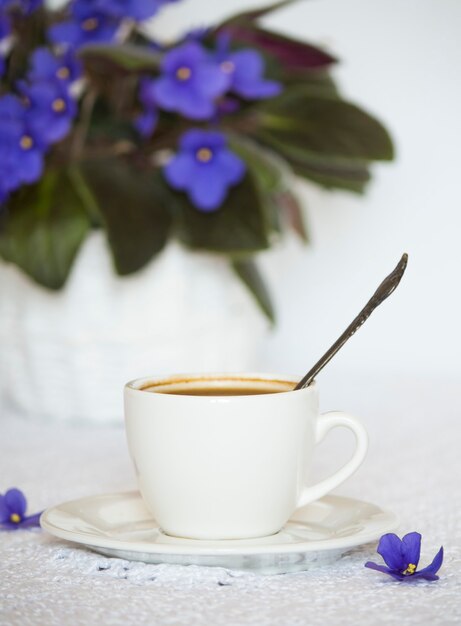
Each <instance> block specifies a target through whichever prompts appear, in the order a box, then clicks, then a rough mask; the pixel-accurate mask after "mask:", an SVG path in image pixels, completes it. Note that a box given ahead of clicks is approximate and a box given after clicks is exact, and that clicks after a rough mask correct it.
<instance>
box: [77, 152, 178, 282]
mask: <svg viewBox="0 0 461 626" xmlns="http://www.w3.org/2000/svg"><path fill="white" fill-rule="evenodd" d="M81 171H82V174H83V177H84V180H85V181H86V185H87V188H88V191H89V192H90V193H91V195H92V197H93V198H94V199H95V201H96V204H97V207H98V210H99V213H100V217H101V222H102V224H103V226H104V228H105V230H106V232H107V238H108V241H109V246H110V248H111V251H112V255H113V258H114V263H115V267H116V270H117V272H118V273H119V274H120V275H125V274H131V273H133V272H136V271H137V270H139V269H141V268H142V267H144V265H146V263H148V262H149V261H150V260H151V259H152V257H153V256H154V255H155V254H158V253H159V252H160V250H162V248H163V247H164V246H165V244H166V242H167V240H168V237H169V235H170V228H171V225H172V217H171V214H170V211H169V209H168V206H167V204H166V202H165V200H164V194H163V185H162V183H161V181H160V180H159V175H158V173H156V172H153V171H152V170H150V169H148V170H143V169H141V168H140V167H139V166H135V165H134V164H132V163H130V162H129V161H127V160H125V159H122V158H115V157H114V158H110V159H104V160H93V161H86V162H84V163H82V165H81Z"/></svg>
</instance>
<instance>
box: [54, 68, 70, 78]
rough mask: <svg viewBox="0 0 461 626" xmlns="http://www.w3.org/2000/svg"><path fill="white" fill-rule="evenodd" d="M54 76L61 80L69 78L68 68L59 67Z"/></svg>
mask: <svg viewBox="0 0 461 626" xmlns="http://www.w3.org/2000/svg"><path fill="white" fill-rule="evenodd" d="M56 76H57V77H58V78H60V79H61V80H66V78H69V76H70V72H69V68H68V67H60V68H59V69H58V71H57V72H56Z"/></svg>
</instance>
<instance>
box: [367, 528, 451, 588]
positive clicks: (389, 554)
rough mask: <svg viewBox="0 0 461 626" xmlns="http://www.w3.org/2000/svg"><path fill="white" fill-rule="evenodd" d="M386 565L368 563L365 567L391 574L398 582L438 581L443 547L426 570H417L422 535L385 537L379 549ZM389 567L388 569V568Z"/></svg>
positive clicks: (392, 534)
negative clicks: (415, 580) (417, 579)
mask: <svg viewBox="0 0 461 626" xmlns="http://www.w3.org/2000/svg"><path fill="white" fill-rule="evenodd" d="M377 552H378V554H380V555H381V556H382V557H383V559H384V561H385V563H386V565H378V564H377V563H372V562H371V561H367V562H366V563H365V567H369V568H370V569H374V570H376V571H378V572H382V573H383V574H389V576H392V578H395V579H396V580H400V581H401V580H406V581H408V580H414V579H415V578H423V579H425V580H438V578H439V577H438V576H437V572H438V571H439V569H440V567H441V565H442V562H443V547H442V548H440V550H439V551H438V552H437V554H436V555H435V557H434V560H433V561H432V563H431V564H430V565H428V566H427V567H425V568H424V569H420V570H417V569H416V568H417V567H418V563H419V556H420V553H421V535H420V534H419V533H416V532H412V533H408V534H407V535H405V536H404V537H402V539H400V538H399V537H397V535H395V534H394V533H388V534H386V535H383V536H382V537H381V539H380V540H379V545H378V548H377ZM386 566H387V567H386Z"/></svg>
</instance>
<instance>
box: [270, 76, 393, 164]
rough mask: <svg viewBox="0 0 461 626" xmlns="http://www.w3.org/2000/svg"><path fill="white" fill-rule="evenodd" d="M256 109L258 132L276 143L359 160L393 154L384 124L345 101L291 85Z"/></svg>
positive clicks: (380, 158) (374, 158) (375, 158)
mask: <svg viewBox="0 0 461 626" xmlns="http://www.w3.org/2000/svg"><path fill="white" fill-rule="evenodd" d="M259 108H260V110H261V111H262V116H261V120H260V128H261V131H262V133H264V134H265V137H266V138H272V140H274V141H277V142H278V143H279V144H282V145H287V146H293V147H295V148H297V149H298V150H306V151H307V152H310V153H318V154H321V155H329V156H335V157H343V158H352V159H361V160H390V159H392V158H393V156H394V152H393V146H392V141H391V139H390V136H389V134H388V132H387V130H386V129H385V128H384V126H383V125H382V124H381V123H380V122H379V121H378V120H376V119H375V118H374V117H372V116H371V115H369V114H368V113H366V112H365V111H363V110H362V109H360V108H359V107H357V106H355V105H354V104H350V103H349V102H345V101H343V100H340V99H337V98H329V97H322V96H320V95H318V96H313V95H312V94H311V93H309V91H307V92H306V91H305V90H304V89H302V88H294V89H291V90H287V91H286V92H285V93H284V94H282V95H281V96H279V97H278V98H274V99H273V100H271V101H267V102H266V103H264V104H261V105H260V107H259Z"/></svg>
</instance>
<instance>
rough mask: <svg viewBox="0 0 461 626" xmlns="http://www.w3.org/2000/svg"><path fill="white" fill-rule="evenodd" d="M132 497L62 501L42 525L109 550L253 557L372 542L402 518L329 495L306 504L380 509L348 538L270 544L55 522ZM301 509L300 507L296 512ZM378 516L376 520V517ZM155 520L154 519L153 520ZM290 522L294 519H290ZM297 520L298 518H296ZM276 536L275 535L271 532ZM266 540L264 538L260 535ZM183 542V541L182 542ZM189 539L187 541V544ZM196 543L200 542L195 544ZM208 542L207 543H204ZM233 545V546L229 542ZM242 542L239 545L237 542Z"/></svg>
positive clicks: (120, 495)
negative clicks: (162, 537)
mask: <svg viewBox="0 0 461 626" xmlns="http://www.w3.org/2000/svg"><path fill="white" fill-rule="evenodd" d="M133 496H135V497H137V498H139V499H141V495H140V493H139V492H138V491H122V492H112V493H102V494H95V495H91V496H84V497H83V498H77V499H74V500H68V501H66V502H61V503H60V504H58V505H56V506H53V507H50V508H48V509H46V510H45V511H44V512H43V513H42V515H41V517H40V525H41V527H42V528H43V529H44V530H46V531H47V532H48V533H50V534H51V535H53V536H54V537H57V538H59V539H64V540H66V541H70V542H73V543H77V544H82V545H84V546H88V547H90V548H104V549H108V550H118V551H127V552H135V553H148V554H149V555H159V556H161V555H181V556H190V557H194V556H223V557H224V556H230V555H241V556H253V555H262V554H264V555H270V554H290V553H295V552H296V553H308V552H323V551H329V550H345V549H347V548H352V547H356V546H360V545H364V544H366V543H370V542H372V541H375V540H377V539H378V538H379V537H381V535H382V534H384V533H387V532H392V531H393V530H395V529H396V528H397V526H398V524H399V519H398V517H397V515H396V514H395V513H393V512H392V511H390V510H388V509H386V508H383V507H380V506H378V505H376V504H374V503H372V502H368V501H366V500H360V499H358V498H352V497H348V496H342V495H336V494H327V495H326V496H323V497H322V498H319V499H318V500H316V501H314V502H312V503H310V504H308V505H307V506H306V507H303V508H306V509H307V508H309V507H312V506H316V505H319V504H320V503H322V502H323V503H325V502H328V503H329V504H330V506H334V505H335V503H336V506H339V505H343V506H344V505H346V506H349V507H352V506H353V507H356V506H357V505H372V506H374V507H376V509H377V512H376V514H374V515H373V516H372V517H370V518H369V519H368V520H366V521H365V523H364V524H365V525H364V527H363V528H361V529H359V530H358V531H357V532H354V533H352V534H351V535H348V536H347V537H329V538H328V539H320V540H318V541H300V542H293V543H278V544H277V543H268V544H264V543H263V544H258V545H242V541H245V540H238V539H237V540H235V539H234V540H213V541H211V540H199V539H186V538H181V537H178V538H175V537H172V539H173V540H174V539H177V540H178V542H179V543H178V544H162V543H155V542H154V543H152V542H148V541H139V540H127V539H126V538H124V539H118V538H114V537H111V538H108V537H104V536H102V535H96V534H88V533H85V532H82V531H75V530H69V529H65V528H63V527H62V526H58V525H56V523H53V521H52V519H50V518H52V516H53V514H55V513H56V512H58V511H59V510H61V509H62V507H67V506H69V505H70V506H80V507H81V506H82V505H85V503H86V502H88V501H89V500H92V501H94V500H100V499H103V498H110V497H117V498H128V497H130V498H132V497H133ZM297 512H299V510H298V511H297ZM73 518H74V520H75V519H80V520H81V519H82V518H81V517H80V518H79V517H78V516H77V515H74V516H73ZM373 518H375V519H373ZM154 521H155V520H154ZM289 521H291V520H289ZM295 521H297V520H295ZM271 537H273V535H271ZM261 539H263V538H261ZM183 542H184V543H183ZM186 542H187V543H186ZM193 544H197V545H193ZM205 544H206V545H205ZM230 544H233V545H230ZM237 544H239V545H237Z"/></svg>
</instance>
